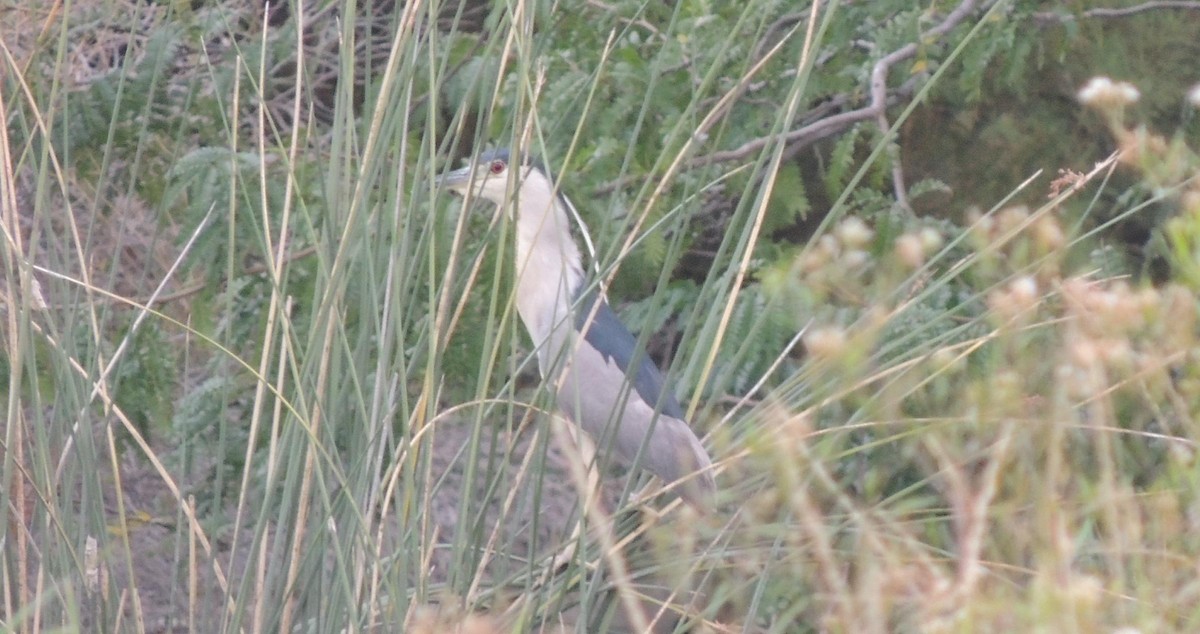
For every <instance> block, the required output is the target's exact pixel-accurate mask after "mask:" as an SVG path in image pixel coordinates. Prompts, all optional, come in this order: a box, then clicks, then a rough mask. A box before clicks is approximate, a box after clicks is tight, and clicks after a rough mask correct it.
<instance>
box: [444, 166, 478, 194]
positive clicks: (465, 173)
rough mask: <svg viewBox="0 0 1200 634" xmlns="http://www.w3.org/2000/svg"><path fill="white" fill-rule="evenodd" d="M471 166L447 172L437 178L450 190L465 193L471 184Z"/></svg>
mask: <svg viewBox="0 0 1200 634" xmlns="http://www.w3.org/2000/svg"><path fill="white" fill-rule="evenodd" d="M471 180H472V179H471V166H470V165H468V166H466V167H463V168H460V169H456V170H454V171H453V172H446V173H445V174H442V175H441V176H439V177H438V179H437V184H438V185H439V186H441V187H445V188H446V189H449V190H450V191H452V192H454V193H457V194H463V193H466V191H467V186H468V185H470V184H471Z"/></svg>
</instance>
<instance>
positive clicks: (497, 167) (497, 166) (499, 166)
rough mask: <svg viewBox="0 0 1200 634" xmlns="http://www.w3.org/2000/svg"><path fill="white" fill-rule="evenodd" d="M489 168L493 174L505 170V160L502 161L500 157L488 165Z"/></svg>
mask: <svg viewBox="0 0 1200 634" xmlns="http://www.w3.org/2000/svg"><path fill="white" fill-rule="evenodd" d="M488 170H489V171H491V173H493V174H500V173H502V172H504V161H501V160H500V159H496V160H494V161H492V164H491V165H489V166H488Z"/></svg>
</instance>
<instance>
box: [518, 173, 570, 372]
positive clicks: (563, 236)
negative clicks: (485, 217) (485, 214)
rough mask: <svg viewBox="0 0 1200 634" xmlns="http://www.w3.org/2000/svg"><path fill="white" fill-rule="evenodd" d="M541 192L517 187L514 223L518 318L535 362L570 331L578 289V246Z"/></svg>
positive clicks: (555, 205) (561, 214)
mask: <svg viewBox="0 0 1200 634" xmlns="http://www.w3.org/2000/svg"><path fill="white" fill-rule="evenodd" d="M544 189H545V188H543V187H522V190H521V200H520V205H521V211H520V212H519V213H520V214H521V215H520V216H519V217H518V218H517V222H516V228H517V231H516V233H517V253H516V267H517V279H516V286H517V289H516V290H517V313H518V314H519V315H520V316H521V321H522V322H524V324H525V328H526V330H528V331H529V335H530V337H531V338H532V339H533V343H534V345H535V346H537V347H538V350H539V352H538V357H539V361H541V362H542V363H543V371H544V370H545V365H544V364H545V358H546V356H547V355H551V354H552V353H553V351H554V349H556V348H557V346H558V345H559V343H560V342H561V340H562V339H563V337H561V336H554V335H555V334H556V333H563V334H565V332H566V330H567V329H569V328H570V327H571V325H572V324H573V320H572V319H571V318H570V308H571V302H572V301H573V300H574V298H575V295H576V293H577V291H578V290H579V288H580V286H581V285H582V284H583V270H582V268H581V260H580V255H579V247H578V246H576V244H575V241H574V239H572V237H571V231H570V225H569V224H568V223H569V222H570V221H569V220H568V218H567V214H566V210H564V209H563V208H562V206H561V204H560V203H559V202H558V199H557V198H556V197H554V196H553V195H552V193H551V192H549V191H543V190H544Z"/></svg>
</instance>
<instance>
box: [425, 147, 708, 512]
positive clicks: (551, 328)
mask: <svg viewBox="0 0 1200 634" xmlns="http://www.w3.org/2000/svg"><path fill="white" fill-rule="evenodd" d="M440 182H441V183H442V184H443V185H445V186H446V187H447V188H449V189H451V190H452V191H455V192H457V193H461V194H466V193H467V192H468V191H470V193H471V194H472V195H473V196H477V197H479V198H483V199H486V200H489V201H491V202H493V203H495V204H497V205H498V206H500V208H501V209H503V210H505V211H506V212H507V213H508V214H509V217H510V218H512V219H513V222H514V223H515V225H516V234H517V252H516V260H515V262H516V268H517V271H516V273H517V274H516V305H517V313H518V314H519V315H520V317H521V321H522V322H523V323H524V324H525V329H526V330H527V331H529V336H530V337H531V338H532V339H533V344H534V346H535V348H536V353H537V360H538V369H539V370H540V371H541V375H542V379H543V380H544V381H546V382H547V383H548V384H549V385H552V386H554V387H555V388H556V391H555V398H556V401H555V402H556V405H557V406H558V408H559V409H560V410H562V411H563V413H564V414H566V415H567V417H568V418H570V419H571V420H573V421H575V422H576V423H578V424H579V425H580V426H582V427H583V429H584V430H585V431H587V432H588V434H590V435H591V436H592V438H593V439H594V440H595V441H596V444H597V445H598V446H599V447H600V449H601V451H602V452H604V451H605V449H606V448H609V447H611V448H612V449H613V450H614V451H615V454H616V456H617V458H618V459H620V460H621V461H622V462H624V463H625V464H633V463H634V462H635V460H636V461H637V466H639V467H641V468H643V469H646V470H647V471H649V472H651V473H653V474H654V475H656V476H658V477H659V478H662V479H663V480H664V481H666V482H667V483H673V484H675V490H676V491H678V492H679V493H680V495H681V496H682V497H683V498H684V500H686V501H688V502H689V503H691V504H692V505H693V506H697V507H706V506H708V505H709V504H710V501H711V498H712V495H713V493H714V491H715V488H716V485H715V483H714V482H713V476H712V461H711V460H710V459H709V456H708V452H706V451H705V450H704V447H703V446H702V445H701V444H700V440H699V439H698V438H696V435H695V434H694V433H693V432H692V429H691V427H690V426H688V424H687V422H686V421H685V420H684V413H683V409H682V408H681V407H680V406H679V402H678V401H677V400H676V399H675V395H674V394H673V393H672V392H671V390H670V389H668V388H667V386H666V385H665V384H664V382H663V377H662V374H660V373H659V371H658V368H656V367H655V366H654V364H653V363H652V362H651V361H650V360H649V358H647V356H646V355H645V354H644V353H639V352H638V350H637V342H636V340H635V339H634V337H633V335H632V334H630V333H629V329H628V328H626V327H625V325H624V324H622V323H621V321H620V319H618V318H617V315H616V313H614V312H613V311H612V309H611V308H610V307H609V305H608V302H607V301H605V299H604V296H603V294H602V293H601V292H599V291H596V290H593V289H592V288H591V286H589V282H590V281H593V280H589V279H588V275H587V272H586V271H585V269H584V264H583V259H582V257H581V256H580V250H579V246H578V245H576V244H575V240H574V238H573V237H572V233H571V228H572V224H573V223H574V224H577V225H578V229H579V230H580V232H581V233H582V235H583V236H586V235H587V229H586V227H584V226H583V223H582V220H581V219H580V218H579V216H578V214H577V213H576V212H575V208H574V207H573V206H572V205H571V202H570V201H569V200H568V199H567V197H566V196H565V195H563V194H562V193H561V192H556V189H555V186H554V183H553V182H552V181H551V179H550V176H549V175H548V174H547V172H546V170H545V169H544V168H542V167H541V165H539V164H538V163H537V162H536V161H532V160H529V159H527V158H524V157H516V156H513V155H511V154H510V153H509V152H508V151H507V150H495V151H490V152H485V153H483V154H481V155H480V156H479V157H478V158H477V159H476V161H475V162H474V163H472V164H471V165H468V166H467V167H464V168H462V169H460V170H456V171H453V172H450V173H448V174H446V175H444V176H443V177H442V178H441V179H440ZM585 240H586V237H585ZM590 246H591V243H590V240H589V241H588V247H589V251H590ZM580 334H582V335H583V337H582V338H580V337H578V335H580Z"/></svg>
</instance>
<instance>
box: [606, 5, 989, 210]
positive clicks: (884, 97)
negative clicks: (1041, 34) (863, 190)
mask: <svg viewBox="0 0 1200 634" xmlns="http://www.w3.org/2000/svg"><path fill="white" fill-rule="evenodd" d="M975 7H976V0H963V2H961V3H960V4H959V5H958V6H957V7H956V8H955V9H954V10H953V11H951V12H950V13H949V14H947V15H946V17H945V19H943V20H942V21H941V22H940V23H939V24H937V25H936V26H934V27H933V28H931V29H929V30H928V31H926V32H925V33H923V34H922V35H921V39H922V40H923V41H929V40H933V39H937V38H940V37H942V36H943V35H945V34H946V33H948V32H949V31H950V30H951V29H953V28H954V27H956V26H958V25H959V24H961V23H962V22H963V21H964V20H965V19H966V18H967V17H968V16H970V15H971V13H972V12H973V11H974V10H975ZM916 53H917V44H916V43H910V44H906V45H905V46H902V47H901V48H899V49H897V50H895V51H892V52H891V53H888V54H887V55H885V56H883V57H882V58H880V59H879V61H877V62H876V63H875V65H874V67H872V69H871V79H870V94H871V100H870V103H869V104H868V105H866V106H864V107H862V108H858V109H856V110H850V111H847V112H842V113H838V114H835V115H828V116H826V113H828V112H829V111H830V110H832V109H834V108H837V107H841V106H842V105H844V104H846V103H849V102H850V100H851V98H850V96H849V95H845V94H841V95H837V96H835V97H833V98H832V99H830V100H827V101H825V102H823V103H822V104H821V105H818V106H817V107H815V108H813V109H812V110H810V111H809V112H808V113H806V114H805V115H804V116H803V117H802V118H801V119H802V120H808V121H811V123H808V124H806V125H803V126H801V127H800V128H797V129H795V130H790V131H788V132H784V133H782V135H774V136H766V137H760V138H757V139H753V140H751V141H747V142H745V143H743V144H742V145H740V146H738V147H736V148H734V149H732V150H720V151H716V152H712V153H710V154H706V155H704V156H697V157H695V158H693V159H691V160H689V161H688V162H687V163H685V164H684V165H683V168H684V169H687V170H691V169H696V168H699V167H704V166H707V165H714V164H717V163H728V162H732V161H741V160H745V159H747V158H749V157H750V156H753V155H754V154H756V153H758V152H760V151H762V149H763V148H765V147H767V145H769V144H771V143H773V142H776V141H779V140H781V138H780V137H782V141H783V142H784V144H785V145H787V152H788V153H789V154H795V153H796V152H799V151H800V150H801V149H803V148H804V147H807V146H809V145H812V144H813V143H816V142H817V141H820V140H821V139H824V138H827V137H830V136H833V135H835V134H838V133H840V132H844V131H845V130H847V129H849V128H850V127H851V126H853V125H855V124H857V123H859V122H862V121H868V120H871V119H875V120H876V122H877V124H878V125H879V126H880V129H881V131H882V132H883V133H885V134H886V133H887V131H888V130H889V129H890V127H891V126H890V125H889V123H888V120H887V107H888V106H889V105H892V104H895V103H898V102H899V101H900V99H902V98H905V97H907V96H909V95H911V94H912V92H913V82H912V81H908V82H905V83H904V84H902V85H901V86H899V87H898V88H895V89H893V90H891V91H890V92H889V91H888V89H887V76H888V72H889V71H890V70H891V67H892V66H895V65H896V64H898V63H900V62H902V61H905V60H907V59H910V58H912V57H913V56H914V55H916ZM743 83H744V82H743ZM893 163H894V165H895V167H894V168H893V179H894V180H895V184H896V190H897V191H896V197H897V199H898V200H899V201H901V204H902V205H904V206H905V207H906V208H907V196H906V194H905V193H904V184H903V178H904V177H903V173H902V172H901V171H900V169H899V165H900V157H899V156H898V155H897V156H894V157H893ZM634 180H637V179H636V178H632V177H625V178H620V179H617V180H614V181H610V182H608V183H605V184H603V185H601V186H600V187H598V188H597V189H596V193H598V194H604V193H609V192H612V191H614V190H616V189H619V188H621V187H624V186H625V185H627V184H629V183H630V182H632V181H634Z"/></svg>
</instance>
